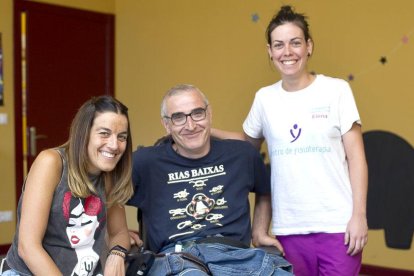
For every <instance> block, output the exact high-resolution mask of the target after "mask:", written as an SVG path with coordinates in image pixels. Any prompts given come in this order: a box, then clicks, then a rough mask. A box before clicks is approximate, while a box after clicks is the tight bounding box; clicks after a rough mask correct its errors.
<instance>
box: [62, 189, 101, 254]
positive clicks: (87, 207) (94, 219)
mask: <svg viewBox="0 0 414 276" xmlns="http://www.w3.org/2000/svg"><path fill="white" fill-rule="evenodd" d="M71 201H72V204H71ZM76 203H77V204H76ZM74 204H75V207H74V208H73V209H70V208H71V206H74ZM101 211H102V201H101V200H100V199H99V197H96V196H93V195H91V196H89V197H88V198H86V199H85V200H84V202H82V200H81V199H78V198H73V197H72V195H71V193H70V192H67V193H66V194H65V197H64V202H63V213H64V216H65V219H66V221H67V226H66V235H67V236H68V239H69V242H70V244H71V246H72V248H75V249H76V248H80V247H85V246H91V247H92V246H93V243H94V242H95V237H94V236H95V233H96V230H97V229H98V227H99V224H100V223H99V221H98V215H99V214H100V213H101Z"/></svg>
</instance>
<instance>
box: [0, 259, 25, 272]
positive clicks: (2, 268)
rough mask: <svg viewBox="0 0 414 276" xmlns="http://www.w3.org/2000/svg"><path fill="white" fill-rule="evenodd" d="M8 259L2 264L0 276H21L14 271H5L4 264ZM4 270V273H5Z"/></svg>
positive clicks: (2, 261)
mask: <svg viewBox="0 0 414 276" xmlns="http://www.w3.org/2000/svg"><path fill="white" fill-rule="evenodd" d="M5 262H6V259H2V260H1V262H0V275H1V276H19V275H20V274H19V273H17V272H16V271H14V270H12V269H8V270H4V263H5ZM3 270H4V271H3Z"/></svg>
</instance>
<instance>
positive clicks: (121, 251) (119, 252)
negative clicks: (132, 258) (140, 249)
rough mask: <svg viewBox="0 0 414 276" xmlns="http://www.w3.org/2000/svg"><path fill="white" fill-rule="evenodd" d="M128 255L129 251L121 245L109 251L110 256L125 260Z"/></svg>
mask: <svg viewBox="0 0 414 276" xmlns="http://www.w3.org/2000/svg"><path fill="white" fill-rule="evenodd" d="M127 253H128V250H127V249H126V248H124V247H122V246H120V245H115V246H114V247H112V248H111V250H109V253H108V256H109V255H116V256H119V257H122V258H124V259H125V257H126V255H127Z"/></svg>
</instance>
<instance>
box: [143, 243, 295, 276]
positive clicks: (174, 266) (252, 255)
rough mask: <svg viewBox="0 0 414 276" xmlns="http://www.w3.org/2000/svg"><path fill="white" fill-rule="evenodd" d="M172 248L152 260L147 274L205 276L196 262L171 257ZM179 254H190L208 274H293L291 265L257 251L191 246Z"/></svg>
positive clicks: (214, 246) (279, 257)
mask: <svg viewBox="0 0 414 276" xmlns="http://www.w3.org/2000/svg"><path fill="white" fill-rule="evenodd" d="M173 252H174V247H170V248H167V249H166V250H164V251H163V252H161V253H165V254H166V256H164V257H157V258H155V261H154V264H153V265H152V267H151V270H150V271H149V274H148V275H157V276H160V275H185V276H206V275H209V274H207V273H206V272H204V270H203V269H202V268H201V267H200V266H199V265H197V264H196V263H194V262H192V261H189V260H187V259H185V258H182V256H180V254H171V253H173ZM182 252H186V253H190V254H191V255H193V256H195V257H197V258H198V259H200V260H201V261H202V262H203V263H204V264H205V265H206V266H207V267H208V268H209V269H210V271H211V273H212V275H220V276H222V275H225V276H233V275H234V276H243V275H251V276H272V275H278V276H279V275H280V276H284V275H293V274H292V273H291V271H292V266H291V265H290V263H289V262H287V261H286V260H285V259H284V258H283V257H281V256H278V255H275V254H269V253H266V252H265V251H264V250H262V249H259V248H248V249H241V248H238V247H232V246H229V245H224V244H219V243H211V244H193V245H191V246H189V247H187V248H185V249H183V250H182Z"/></svg>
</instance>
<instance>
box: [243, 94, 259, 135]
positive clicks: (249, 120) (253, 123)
mask: <svg viewBox="0 0 414 276" xmlns="http://www.w3.org/2000/svg"><path fill="white" fill-rule="evenodd" d="M258 93H259V92H257V93H256V95H255V97H254V100H253V104H252V106H251V108H250V111H249V114H248V115H247V117H246V119H245V120H244V123H243V130H244V133H246V134H247V135H248V136H250V137H252V138H256V139H260V138H263V116H262V112H263V106H262V104H261V102H260V97H259V95H258Z"/></svg>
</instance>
